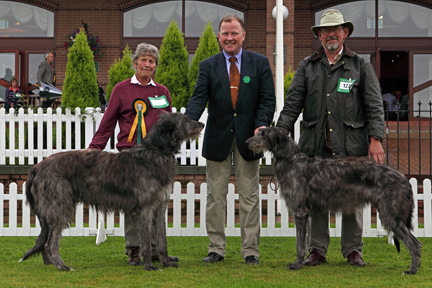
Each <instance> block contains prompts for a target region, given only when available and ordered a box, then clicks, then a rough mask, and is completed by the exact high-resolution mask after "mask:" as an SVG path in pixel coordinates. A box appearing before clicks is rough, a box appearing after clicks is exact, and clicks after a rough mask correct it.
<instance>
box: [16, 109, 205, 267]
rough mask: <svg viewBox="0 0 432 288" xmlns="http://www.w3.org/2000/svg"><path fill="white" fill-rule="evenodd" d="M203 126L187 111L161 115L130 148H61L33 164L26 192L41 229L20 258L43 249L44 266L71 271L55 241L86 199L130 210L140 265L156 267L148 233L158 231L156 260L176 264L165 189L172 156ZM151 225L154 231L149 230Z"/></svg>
mask: <svg viewBox="0 0 432 288" xmlns="http://www.w3.org/2000/svg"><path fill="white" fill-rule="evenodd" d="M203 127H204V124H202V123H200V122H197V121H193V120H189V118H188V117H187V116H186V115H183V114H180V113H172V114H171V113H164V114H161V116H160V119H159V120H158V122H157V123H156V124H155V125H153V127H152V129H150V131H149V133H148V135H147V136H146V137H145V138H144V139H143V141H142V143H141V144H137V145H135V147H133V148H132V149H127V150H123V151H121V152H120V153H108V152H103V151H99V150H85V151H71V152H64V153H58V154H54V155H52V156H50V157H48V158H46V159H45V160H43V161H42V162H41V163H39V164H37V165H34V166H33V168H32V170H31V172H30V174H29V177H28V179H27V183H26V195H27V201H28V203H29V204H30V206H31V208H32V209H33V211H34V212H35V213H36V215H37V216H38V218H39V222H40V225H41V232H40V234H39V236H38V237H37V239H36V245H35V246H34V247H33V248H31V249H30V250H28V251H27V252H26V253H25V254H24V256H23V258H22V259H21V261H22V260H25V259H27V258H29V257H30V256H32V255H34V254H36V253H41V254H42V258H43V262H44V263H45V264H54V265H55V266H56V267H57V268H58V269H60V270H73V269H72V268H71V267H68V266H66V264H65V263H64V262H63V260H62V259H61V257H60V254H59V240H60V237H61V232H62V230H63V229H65V228H68V227H69V224H70V221H71V219H73V217H74V215H75V205H76V204H77V203H84V204H89V205H92V206H94V207H95V208H97V209H98V210H100V211H105V212H111V211H114V210H116V209H119V210H122V211H124V210H129V211H132V212H133V213H134V217H135V222H136V225H137V227H139V229H140V238H141V239H140V256H142V257H144V269H146V270H156V269H158V268H157V267H154V266H153V265H152V254H151V234H152V233H155V235H156V239H157V251H158V254H159V261H160V262H161V263H162V264H163V266H165V267H167V266H171V267H177V264H175V263H172V262H170V260H169V257H168V251H167V242H166V230H165V227H166V226H165V211H166V209H167V203H168V200H169V195H166V194H165V193H164V192H163V191H164V189H163V187H165V186H167V185H172V183H173V180H174V175H175V172H176V163H177V161H176V159H175V154H176V153H177V152H178V151H179V150H180V146H181V144H182V142H183V141H185V140H188V139H194V138H196V137H198V136H199V134H200V132H201V130H202V129H203ZM165 190H169V189H165ZM153 227H156V228H155V229H154V230H156V231H152V230H153Z"/></svg>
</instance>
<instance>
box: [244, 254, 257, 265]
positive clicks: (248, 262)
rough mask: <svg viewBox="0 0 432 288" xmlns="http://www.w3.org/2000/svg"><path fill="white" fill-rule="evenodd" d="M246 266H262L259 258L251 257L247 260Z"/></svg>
mask: <svg viewBox="0 0 432 288" xmlns="http://www.w3.org/2000/svg"><path fill="white" fill-rule="evenodd" d="M245 260H246V264H251V265H258V264H260V262H259V259H258V256H254V255H249V256H247V257H246V258H245Z"/></svg>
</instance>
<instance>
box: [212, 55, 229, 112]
mask: <svg viewBox="0 0 432 288" xmlns="http://www.w3.org/2000/svg"><path fill="white" fill-rule="evenodd" d="M215 64H216V65H215V72H216V75H217V76H218V78H219V81H220V83H221V85H222V89H223V91H224V94H225V97H226V99H227V101H228V103H230V105H231V107H232V102H231V89H230V82H229V77H228V72H227V71H228V70H227V65H226V61H225V56H224V54H223V53H219V56H218V57H217V59H216V62H215Z"/></svg>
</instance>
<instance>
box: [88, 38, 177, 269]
mask: <svg viewBox="0 0 432 288" xmlns="http://www.w3.org/2000/svg"><path fill="white" fill-rule="evenodd" d="M158 61H159V51H158V49H157V48H156V47H155V46H153V45H150V44H147V43H141V44H139V45H138V46H137V49H136V51H135V54H134V56H133V65H134V67H135V69H136V74H135V75H134V76H133V77H132V78H131V79H127V80H125V81H123V82H120V83H118V84H117V85H116V86H115V87H114V89H113V92H112V94H111V97H110V100H109V103H108V107H107V108H106V111H105V113H104V116H103V118H102V122H101V123H100V126H99V128H98V130H97V132H96V134H95V135H94V137H93V139H92V142H91V143H90V146H89V149H99V150H103V149H104V148H105V146H106V144H107V141H108V139H109V138H110V137H111V135H112V134H113V133H114V129H115V127H116V124H117V122H118V123H119V126H120V132H119V133H118V135H117V140H118V143H117V145H116V147H117V149H118V150H119V151H121V150H123V149H129V148H131V147H133V146H134V145H135V144H136V143H140V142H141V139H142V138H143V137H145V135H146V133H147V131H149V130H150V129H151V127H152V126H153V124H154V123H156V121H157V120H158V118H159V117H158V116H159V115H160V114H161V113H162V112H163V111H168V112H172V109H171V97H170V94H169V91H168V89H167V88H166V87H165V86H163V85H161V84H159V83H156V82H154V81H153V79H152V75H153V73H154V71H155V70H156V66H157V64H158ZM169 189H172V187H169ZM138 235H139V233H138V230H137V229H136V227H135V222H134V220H133V215H131V214H130V213H128V212H127V211H125V242H126V254H127V255H128V264H129V265H133V266H137V265H142V261H141V259H140V257H139V237H138ZM152 239H153V238H152ZM154 243H155V241H152V246H153V248H154V247H155V244H154ZM153 250H154V249H153ZM153 255H155V256H153V258H154V259H153V260H157V259H158V256H157V252H156V251H155V250H154V251H153ZM170 261H171V262H178V258H177V257H171V256H170Z"/></svg>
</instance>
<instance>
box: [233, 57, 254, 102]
mask: <svg viewBox="0 0 432 288" xmlns="http://www.w3.org/2000/svg"><path fill="white" fill-rule="evenodd" d="M252 68H253V63H252V58H251V57H250V56H249V53H248V52H247V51H246V50H244V49H243V53H242V61H241V72H240V86H239V94H238V98H237V104H236V109H237V107H238V106H239V104H240V103H241V102H242V100H243V98H246V90H247V89H246V88H247V85H248V84H247V83H245V82H244V80H243V79H244V77H245V76H249V77H251V74H252Z"/></svg>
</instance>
